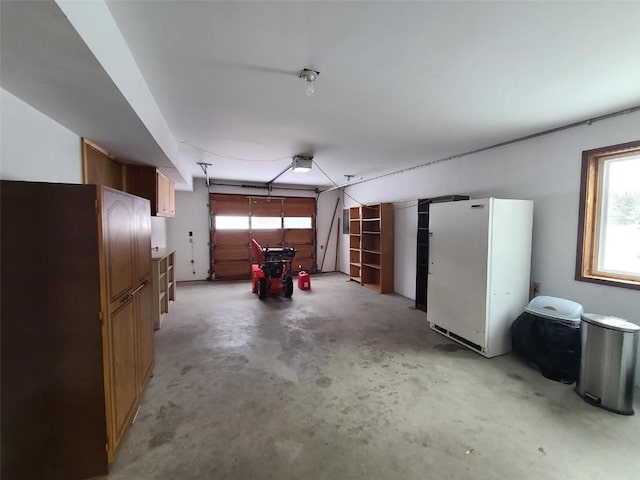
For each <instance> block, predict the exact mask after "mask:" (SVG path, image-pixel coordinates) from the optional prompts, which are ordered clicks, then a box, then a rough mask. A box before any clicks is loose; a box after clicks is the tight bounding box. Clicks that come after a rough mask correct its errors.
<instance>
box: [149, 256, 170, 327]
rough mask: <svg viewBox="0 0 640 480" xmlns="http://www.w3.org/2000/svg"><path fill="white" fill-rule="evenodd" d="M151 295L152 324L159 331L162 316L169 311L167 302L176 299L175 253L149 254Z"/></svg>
mask: <svg viewBox="0 0 640 480" xmlns="http://www.w3.org/2000/svg"><path fill="white" fill-rule="evenodd" d="M151 259H152V260H153V261H152V263H151V267H152V275H151V286H152V294H153V299H154V300H153V323H154V327H155V329H156V330H157V329H159V328H160V326H161V323H162V319H163V317H164V315H165V314H166V313H167V312H168V311H169V302H171V301H173V300H175V299H176V280H175V252H174V251H173V250H170V251H169V250H166V249H159V250H155V251H152V252H151Z"/></svg>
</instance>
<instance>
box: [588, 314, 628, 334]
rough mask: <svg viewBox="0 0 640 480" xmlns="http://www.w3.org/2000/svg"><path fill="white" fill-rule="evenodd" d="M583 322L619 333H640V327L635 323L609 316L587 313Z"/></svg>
mask: <svg viewBox="0 0 640 480" xmlns="http://www.w3.org/2000/svg"><path fill="white" fill-rule="evenodd" d="M582 320H584V321H585V322H587V323H590V324H592V325H597V326H598V327H603V328H608V329H610V330H617V331H619V332H630V333H636V332H640V326H638V325H636V324H635V323H631V322H628V321H627V320H624V319H622V318H618V317H610V316H609V315H598V314H597V313H585V314H583V315H582Z"/></svg>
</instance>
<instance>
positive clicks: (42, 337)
mask: <svg viewBox="0 0 640 480" xmlns="http://www.w3.org/2000/svg"><path fill="white" fill-rule="evenodd" d="M149 211H150V207H149V201H148V200H145V199H142V198H139V197H135V196H133V195H130V194H127V193H123V192H120V191H117V190H113V189H110V188H107V187H102V186H96V185H65V184H50V183H30V182H9V181H2V182H1V183H0V215H1V219H2V230H1V232H0V249H1V256H2V259H1V261H2V263H1V272H0V273H1V285H0V294H1V298H2V304H1V315H2V316H1V334H2V336H1V348H2V350H1V367H0V368H1V379H2V384H1V388H2V404H1V406H0V409H1V410H0V413H1V415H2V424H1V435H2V447H1V455H2V456H1V458H2V462H1V472H0V473H1V476H2V478H3V479H7V480H14V479H27V478H29V479H30V478H39V479H65V480H74V479H78V480H79V479H84V478H88V477H92V476H98V475H103V474H106V473H107V465H108V463H109V462H110V461H111V460H112V459H113V457H114V455H115V452H116V450H117V448H118V445H119V444H120V441H121V440H122V438H123V436H124V434H125V432H126V430H127V428H128V426H129V425H130V423H131V421H132V419H133V417H134V415H135V413H136V411H137V408H138V404H139V401H140V398H141V396H142V392H143V389H144V386H145V384H146V382H147V380H148V379H149V377H150V375H151V370H152V368H153V363H154V349H153V321H152V313H151V311H152V304H151V284H150V275H151V220H150V215H149Z"/></svg>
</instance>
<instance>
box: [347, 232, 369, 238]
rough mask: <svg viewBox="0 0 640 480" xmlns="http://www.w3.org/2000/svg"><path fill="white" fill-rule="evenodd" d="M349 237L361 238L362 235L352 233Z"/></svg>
mask: <svg viewBox="0 0 640 480" xmlns="http://www.w3.org/2000/svg"><path fill="white" fill-rule="evenodd" d="M365 233H366V232H365ZM349 235H351V236H352V237H359V236H360V234H359V233H350V234H349Z"/></svg>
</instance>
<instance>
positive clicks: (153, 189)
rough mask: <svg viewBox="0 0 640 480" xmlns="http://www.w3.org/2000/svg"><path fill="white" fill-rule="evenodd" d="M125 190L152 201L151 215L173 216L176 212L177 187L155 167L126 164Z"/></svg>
mask: <svg viewBox="0 0 640 480" xmlns="http://www.w3.org/2000/svg"><path fill="white" fill-rule="evenodd" d="M124 190H125V191H126V192H129V193H132V194H134V195H137V196H139V197H142V198H146V199H148V200H149V201H150V202H151V210H150V211H151V215H154V216H157V217H173V216H175V214H176V207H175V187H174V185H173V182H172V181H171V180H169V179H168V178H167V177H166V176H165V175H164V174H163V173H162V172H161V171H160V170H158V169H157V168H155V167H147V166H137V165H125V167H124Z"/></svg>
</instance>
